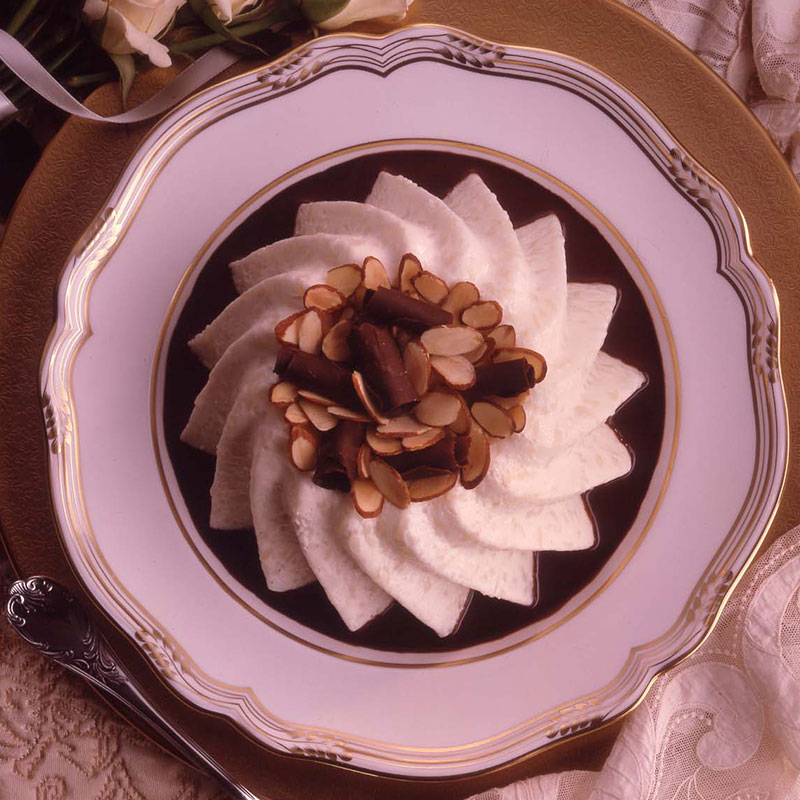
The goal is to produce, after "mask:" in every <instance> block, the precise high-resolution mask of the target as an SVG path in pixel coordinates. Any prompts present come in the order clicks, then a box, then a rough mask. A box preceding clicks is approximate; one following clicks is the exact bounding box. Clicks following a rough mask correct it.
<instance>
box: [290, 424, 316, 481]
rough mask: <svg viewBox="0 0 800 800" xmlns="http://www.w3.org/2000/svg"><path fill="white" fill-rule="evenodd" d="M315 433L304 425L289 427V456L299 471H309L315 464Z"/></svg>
mask: <svg viewBox="0 0 800 800" xmlns="http://www.w3.org/2000/svg"><path fill="white" fill-rule="evenodd" d="M318 444H319V440H318V439H317V435H316V434H315V433H313V431H311V429H310V428H307V427H306V426H305V425H292V427H291V428H290V429H289V458H290V459H291V461H292V464H294V465H295V467H297V469H299V470H300V471H301V472H310V471H311V470H312V469H314V467H316V466H317V447H318Z"/></svg>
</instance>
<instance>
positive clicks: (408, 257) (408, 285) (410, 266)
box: [397, 253, 422, 294]
mask: <svg viewBox="0 0 800 800" xmlns="http://www.w3.org/2000/svg"><path fill="white" fill-rule="evenodd" d="M421 272H422V264H420V263H419V259H418V258H417V257H416V256H415V255H414V254H413V253H406V254H405V255H404V256H403V257H402V258H401V259H400V267H399V269H398V270H397V282H398V284H399V286H400V291H401V292H405V293H406V294H416V293H417V292H416V290H415V289H414V283H413V281H414V278H416V277H417V275H419V274H420V273H421Z"/></svg>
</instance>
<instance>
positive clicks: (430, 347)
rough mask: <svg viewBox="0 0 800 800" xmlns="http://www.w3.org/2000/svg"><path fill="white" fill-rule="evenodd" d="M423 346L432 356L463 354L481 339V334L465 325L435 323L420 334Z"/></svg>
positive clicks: (469, 350)
mask: <svg viewBox="0 0 800 800" xmlns="http://www.w3.org/2000/svg"><path fill="white" fill-rule="evenodd" d="M420 341H421V342H422V345H423V347H424V348H425V349H426V350H427V351H428V353H430V355H432V356H463V355H465V354H466V353H470V352H472V351H473V350H474V349H475V348H476V347H478V346H479V345H480V344H481V342H482V341H483V334H482V333H481V332H480V331H476V330H475V329H474V328H468V327H467V326H466V325H437V326H436V327H435V328H428V330H426V331H424V332H423V334H422V336H420Z"/></svg>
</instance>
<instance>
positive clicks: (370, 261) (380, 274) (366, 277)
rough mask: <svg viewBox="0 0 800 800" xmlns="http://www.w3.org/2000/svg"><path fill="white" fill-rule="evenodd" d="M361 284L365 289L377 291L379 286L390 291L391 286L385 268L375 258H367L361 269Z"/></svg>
mask: <svg viewBox="0 0 800 800" xmlns="http://www.w3.org/2000/svg"><path fill="white" fill-rule="evenodd" d="M361 282H362V283H363V284H364V288H365V289H377V288H379V287H381V286H384V287H386V288H387V289H390V288H391V286H392V283H391V281H390V280H389V276H388V275H387V274H386V267H384V266H383V264H382V263H381V262H380V261H378V259H377V258H375V256H367V257H366V258H365V259H364V265H363V266H362V267H361Z"/></svg>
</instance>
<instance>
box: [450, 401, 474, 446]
mask: <svg viewBox="0 0 800 800" xmlns="http://www.w3.org/2000/svg"><path fill="white" fill-rule="evenodd" d="M456 397H457V398H458V399H459V403H460V406H459V409H458V416H457V417H456V419H455V422H452V423H450V425H449V426H448V427H449V428H450V430H451V431H452V432H453V433H455V434H457V435H458V436H465V435H466V434H468V433H469V432H470V429H471V428H472V417H471V416H470V413H469V408H468V407H467V404H466V401H465V400H464V398H463V397H462V396H461V395H460V394H457V395H456Z"/></svg>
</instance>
